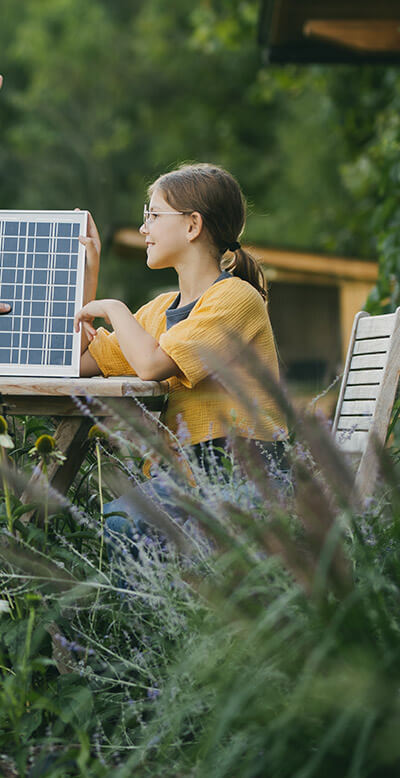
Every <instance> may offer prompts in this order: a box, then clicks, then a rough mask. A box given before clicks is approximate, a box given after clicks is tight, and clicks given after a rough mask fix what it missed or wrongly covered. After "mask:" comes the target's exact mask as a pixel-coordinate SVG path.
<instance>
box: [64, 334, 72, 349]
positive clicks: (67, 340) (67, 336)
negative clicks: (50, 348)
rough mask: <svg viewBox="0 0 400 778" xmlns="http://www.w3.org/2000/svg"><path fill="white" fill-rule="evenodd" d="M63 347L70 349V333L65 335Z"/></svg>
mask: <svg viewBox="0 0 400 778" xmlns="http://www.w3.org/2000/svg"><path fill="white" fill-rule="evenodd" d="M65 348H66V349H72V335H66V336H65Z"/></svg>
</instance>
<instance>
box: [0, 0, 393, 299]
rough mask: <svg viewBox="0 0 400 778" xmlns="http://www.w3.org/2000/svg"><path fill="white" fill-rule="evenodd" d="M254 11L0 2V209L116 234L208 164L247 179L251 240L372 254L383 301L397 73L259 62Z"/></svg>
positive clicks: (158, 0)
mask: <svg viewBox="0 0 400 778" xmlns="http://www.w3.org/2000/svg"><path fill="white" fill-rule="evenodd" d="M257 17H258V2H257V0H241V1H239V0H229V2H228V0H198V2H197V3H196V4H195V6H193V7H191V8H188V6H187V3H186V2H184V0H173V2H172V3H169V4H165V3H163V2H162V0H153V1H152V2H151V3H145V2H144V0H130V1H129V2H128V0H114V2H113V3H109V2H106V0H87V2H86V3H85V8H84V11H83V9H82V5H81V4H79V3H78V2H77V0H41V2H40V3H38V2H37V1H36V0H19V2H18V4H16V3H14V2H12V0H4V2H3V7H2V25H1V28H0V51H1V61H0V70H1V71H2V72H4V75H5V84H4V88H3V90H2V96H1V97H2V99H1V102H0V112H1V114H0V116H1V123H0V174H1V175H0V192H1V200H2V203H3V207H21V208H69V207H74V206H76V205H78V206H80V207H87V208H89V209H90V210H92V212H93V213H94V215H95V217H96V219H97V221H98V222H99V225H100V227H101V229H102V233H103V235H105V236H107V235H108V236H110V235H111V234H112V232H113V230H114V229H115V227H116V226H118V225H119V224H136V225H138V224H139V222H140V214H141V208H142V202H143V199H144V196H145V191H146V186H147V184H148V183H149V182H150V181H151V180H152V179H153V178H154V177H155V176H157V175H158V174H159V173H161V172H164V171H165V170H166V169H168V168H171V167H173V166H175V165H176V164H178V163H180V162H182V161H185V160H210V161H214V162H216V163H219V164H222V165H224V166H226V167H227V168H229V169H230V170H231V171H232V172H233V173H234V174H235V175H236V176H237V177H238V178H239V180H240V182H241V184H242V187H243V189H244V191H245V193H246V196H247V198H248V200H249V219H248V228H247V237H248V238H249V239H251V240H252V241H254V242H260V243H264V244H275V245H281V246H292V247H297V248H307V249H311V250H318V251H325V252H328V253H329V252H332V253H335V254H340V253H342V254H345V255H349V256H357V257H365V258H368V257H374V256H377V253H378V251H379V253H380V255H381V275H380V281H379V284H378V287H377V289H376V291H375V293H374V294H373V295H372V296H371V298H370V307H371V310H374V311H376V310H378V309H379V310H380V309H381V307H382V306H383V308H384V309H385V310H386V309H388V308H392V307H393V306H395V305H396V304H397V303H398V297H399V287H398V280H397V279H398V270H397V267H396V262H397V259H396V254H397V249H398V243H399V240H400V238H399V237H398V232H399V231H398V227H397V225H398V219H399V217H398V215H397V199H398V198H397V186H398V184H397V181H398V179H399V175H398V170H397V168H398V160H397V156H398V133H399V130H398V126H399V120H398V102H399V100H400V97H399V94H400V84H399V77H398V75H397V72H396V71H395V70H394V69H393V68H361V67H360V68H344V67H341V68H328V67H325V68H323V67H308V68H296V67H293V66H286V67H274V68H267V67H263V66H262V64H261V57H260V52H259V50H258V47H257V42H256V37H257ZM113 261H114V262H115V260H113ZM113 266H114V267H115V265H113ZM129 271H130V267H129V266H128V264H125V270H124V272H123V273H122V274H121V273H118V276H119V277H120V278H121V288H120V289H118V288H116V289H115V293H119V292H122V293H123V292H124V290H125V289H126V288H127V287H129V280H128V277H127V273H128V272H129ZM105 278H106V280H107V285H108V282H109V273H108V274H107V273H106V275H105ZM152 283H154V280H153V279H152ZM117 286H118V285H117ZM125 296H126V293H125ZM132 296H133V298H134V294H133V293H132ZM139 301H140V300H139V299H138V300H137V302H139ZM130 302H132V303H133V304H134V303H135V302H136V301H135V300H134V299H131V300H130Z"/></svg>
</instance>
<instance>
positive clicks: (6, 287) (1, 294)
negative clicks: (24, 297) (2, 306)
mask: <svg viewBox="0 0 400 778" xmlns="http://www.w3.org/2000/svg"><path fill="white" fill-rule="evenodd" d="M13 297H14V284H1V285H0V299H1V301H2V302H5V301H6V300H12V299H13Z"/></svg>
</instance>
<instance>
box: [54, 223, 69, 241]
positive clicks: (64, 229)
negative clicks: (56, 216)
mask: <svg viewBox="0 0 400 778" xmlns="http://www.w3.org/2000/svg"><path fill="white" fill-rule="evenodd" d="M71 232H72V224H71V223H70V222H65V223H64V224H63V223H60V224H58V225H57V235H58V237H59V238H69V237H70V236H71Z"/></svg>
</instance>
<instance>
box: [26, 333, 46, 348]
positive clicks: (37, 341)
mask: <svg viewBox="0 0 400 778" xmlns="http://www.w3.org/2000/svg"><path fill="white" fill-rule="evenodd" d="M42 347H43V335H39V334H38V333H34V334H33V335H30V338H29V348H42Z"/></svg>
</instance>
